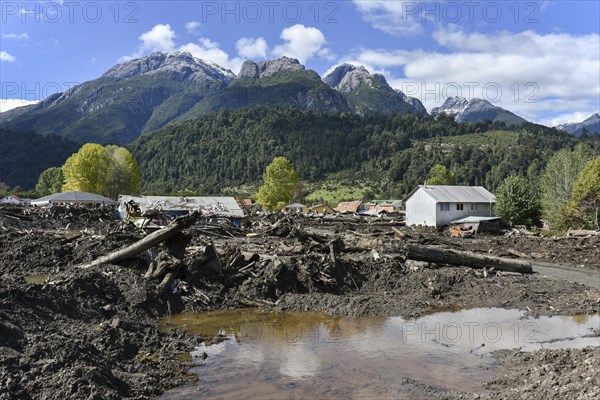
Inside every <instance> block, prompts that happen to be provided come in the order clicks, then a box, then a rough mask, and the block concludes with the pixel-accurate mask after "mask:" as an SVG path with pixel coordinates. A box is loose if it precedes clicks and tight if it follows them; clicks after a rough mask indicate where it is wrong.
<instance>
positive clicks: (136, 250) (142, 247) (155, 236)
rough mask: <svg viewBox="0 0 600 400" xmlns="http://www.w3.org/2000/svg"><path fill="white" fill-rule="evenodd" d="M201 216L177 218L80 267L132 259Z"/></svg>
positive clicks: (196, 213)
mask: <svg viewBox="0 0 600 400" xmlns="http://www.w3.org/2000/svg"><path fill="white" fill-rule="evenodd" d="M200 216H201V214H200V213H199V212H193V213H191V214H189V215H186V216H185V217H181V218H177V219H176V220H175V221H173V222H172V223H171V224H170V225H168V226H166V227H164V228H161V229H159V230H157V231H155V232H153V233H151V234H149V235H148V236H146V237H145V238H143V239H141V240H139V241H138V242H136V243H133V244H132V245H130V246H127V247H125V248H123V249H120V250H117V251H113V252H112V253H110V254H107V255H105V256H102V257H100V258H98V259H96V260H94V261H92V262H90V263H87V264H83V265H79V266H78V267H79V268H91V267H95V266H99V265H103V264H112V263H118V262H120V261H124V260H128V259H131V258H133V257H135V256H137V255H138V254H141V253H143V252H144V251H146V250H148V249H150V248H152V247H154V246H156V245H159V244H161V243H163V242H165V241H167V240H168V239H170V238H172V237H174V236H175V235H177V234H178V233H179V232H181V231H182V230H184V229H186V228H189V227H190V226H192V225H193V224H194V223H195V222H196V221H197V220H198V218H199V217H200Z"/></svg>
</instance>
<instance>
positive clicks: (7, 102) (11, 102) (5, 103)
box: [0, 99, 39, 113]
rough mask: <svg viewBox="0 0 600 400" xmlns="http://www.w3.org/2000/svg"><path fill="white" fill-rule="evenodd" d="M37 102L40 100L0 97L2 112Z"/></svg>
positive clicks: (0, 110) (0, 111)
mask: <svg viewBox="0 0 600 400" xmlns="http://www.w3.org/2000/svg"><path fill="white" fill-rule="evenodd" d="M37 102H39V100H21V99H0V113H3V112H5V111H8V110H12V109H13V108H17V107H23V106H28V105H30V104H35V103H37Z"/></svg>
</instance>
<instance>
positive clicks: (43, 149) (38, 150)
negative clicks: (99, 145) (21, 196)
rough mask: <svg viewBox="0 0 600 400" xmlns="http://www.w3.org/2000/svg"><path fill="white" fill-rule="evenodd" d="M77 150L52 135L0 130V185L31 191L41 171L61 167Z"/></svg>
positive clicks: (65, 141) (71, 143) (73, 144)
mask: <svg viewBox="0 0 600 400" xmlns="http://www.w3.org/2000/svg"><path fill="white" fill-rule="evenodd" d="M79 146H80V145H79V144H77V143H75V142H72V141H70V140H67V139H64V138H62V137H59V136H55V135H49V136H42V135H38V134H36V133H34V132H28V131H21V130H15V129H7V128H2V127H0V182H3V183H5V184H6V185H8V186H9V187H10V188H14V187H16V186H19V187H21V188H22V190H31V189H33V188H34V187H35V184H36V182H37V180H38V177H39V175H40V174H41V173H42V171H44V170H46V169H47V168H50V167H59V166H61V165H62V164H63V163H64V162H65V160H66V159H67V158H68V157H69V156H70V155H71V154H73V153H75V152H76V151H77V149H79Z"/></svg>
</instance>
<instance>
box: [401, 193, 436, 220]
mask: <svg viewBox="0 0 600 400" xmlns="http://www.w3.org/2000/svg"><path fill="white" fill-rule="evenodd" d="M435 224H436V203H435V200H433V199H432V198H431V197H429V196H428V195H427V194H425V193H423V190H421V189H419V190H417V191H416V192H415V193H413V195H412V196H411V197H410V198H409V199H408V200H407V201H406V225H426V226H435Z"/></svg>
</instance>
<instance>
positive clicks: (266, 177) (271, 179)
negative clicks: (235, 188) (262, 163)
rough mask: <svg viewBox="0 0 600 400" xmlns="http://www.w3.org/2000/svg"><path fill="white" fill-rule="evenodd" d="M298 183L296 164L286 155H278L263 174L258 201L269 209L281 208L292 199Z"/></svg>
mask: <svg viewBox="0 0 600 400" xmlns="http://www.w3.org/2000/svg"><path fill="white" fill-rule="evenodd" d="M297 183H298V173H296V170H295V169H294V166H293V165H292V164H291V163H290V162H289V161H288V160H287V159H286V158H285V157H277V158H275V159H274V160H273V162H272V163H271V164H270V165H269V166H268V167H267V169H266V170H265V173H264V174H263V184H262V186H261V187H260V188H258V196H257V201H258V203H259V204H260V205H262V206H263V207H264V208H265V209H267V210H276V209H280V208H282V207H283V206H285V205H286V204H288V203H289V202H290V200H292V197H293V196H294V188H295V187H296V184H297Z"/></svg>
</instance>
